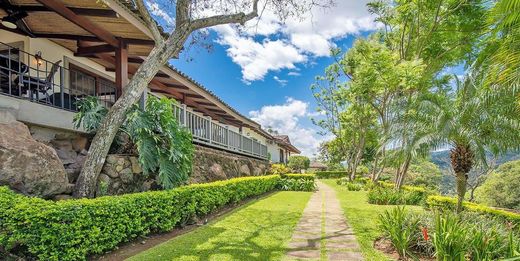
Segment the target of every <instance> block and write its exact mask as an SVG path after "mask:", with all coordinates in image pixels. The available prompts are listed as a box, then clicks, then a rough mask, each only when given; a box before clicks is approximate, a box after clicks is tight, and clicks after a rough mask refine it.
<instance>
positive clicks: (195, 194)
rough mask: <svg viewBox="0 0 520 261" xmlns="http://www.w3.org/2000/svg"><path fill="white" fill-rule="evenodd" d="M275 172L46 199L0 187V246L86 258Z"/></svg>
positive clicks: (232, 197)
mask: <svg viewBox="0 0 520 261" xmlns="http://www.w3.org/2000/svg"><path fill="white" fill-rule="evenodd" d="M279 182H280V177H279V176H278V175H271V176H261V177H243V178H236V179H230V180H225V181H218V182H212V183H206V184H194V185H189V186H183V187H179V188H175V189H172V190H166V191H152V192H142V193H135V194H126V195H121V196H107V197H99V198H94V199H78V200H65V201H57V202H54V201H47V200H43V199H39V198H31V197H26V196H22V195H18V194H15V193H14V192H12V191H11V190H9V189H8V188H7V187H0V221H1V222H0V248H3V249H5V250H7V251H11V252H14V253H16V254H18V255H26V256H29V257H33V258H38V259H40V260H85V259H86V258H87V256H88V255H92V254H101V253H103V252H105V251H107V250H110V249H114V248H115V247H116V246H117V245H118V244H119V243H121V242H125V241H129V240H131V239H133V238H136V237H139V236H144V235H148V234H150V233H158V232H166V231H170V230H172V229H173V228H174V227H176V226H181V225H183V224H186V223H188V222H190V221H191V220H193V219H194V218H195V217H201V216H204V215H207V214H209V213H211V212H212V211H214V210H216V209H219V208H221V207H223V206H225V205H227V204H233V203H237V202H239V201H241V200H243V199H246V198H248V197H251V196H257V195H261V194H263V193H266V192H269V191H272V190H274V189H276V188H277V186H279Z"/></svg>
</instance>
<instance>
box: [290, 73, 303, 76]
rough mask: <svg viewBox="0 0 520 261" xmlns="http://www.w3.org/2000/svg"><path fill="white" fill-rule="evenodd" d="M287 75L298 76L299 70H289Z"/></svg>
mask: <svg viewBox="0 0 520 261" xmlns="http://www.w3.org/2000/svg"><path fill="white" fill-rule="evenodd" d="M287 75H288V76H300V75H301V73H299V72H289V73H287Z"/></svg>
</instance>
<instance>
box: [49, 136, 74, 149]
mask: <svg viewBox="0 0 520 261" xmlns="http://www.w3.org/2000/svg"><path fill="white" fill-rule="evenodd" d="M51 145H52V147H54V148H55V149H63V150H72V142H71V141H70V140H68V139H66V140H62V139H58V138H56V139H54V140H51Z"/></svg>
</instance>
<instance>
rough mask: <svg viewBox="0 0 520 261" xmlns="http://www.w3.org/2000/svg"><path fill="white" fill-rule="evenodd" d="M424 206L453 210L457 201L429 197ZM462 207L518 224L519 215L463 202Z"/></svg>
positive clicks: (450, 198)
mask: <svg viewBox="0 0 520 261" xmlns="http://www.w3.org/2000/svg"><path fill="white" fill-rule="evenodd" d="M426 206H427V207H428V208H431V209H443V210H454V209H456V207H457V199H456V198H452V197H444V196H429V197H428V198H427V199H426ZM462 207H463V209H464V210H466V211H470V212H475V213H479V214H483V215H488V216H491V217H495V218H499V219H502V220H505V221H509V222H512V223H514V224H520V214H518V213H513V212H509V211H505V210H501V209H495V208H492V207H487V206H483V205H479V204H475V203H471V202H464V203H463V204H462Z"/></svg>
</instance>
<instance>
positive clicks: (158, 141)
mask: <svg viewBox="0 0 520 261" xmlns="http://www.w3.org/2000/svg"><path fill="white" fill-rule="evenodd" d="M174 103H175V101H174V100H171V99H167V98H162V99H158V98H155V97H153V96H150V97H149V98H148V99H147V101H146V109H145V110H142V109H141V108H139V106H137V105H135V106H133V107H132V109H131V110H130V112H128V113H127V118H126V120H125V122H124V124H123V126H122V127H121V128H120V132H122V133H126V134H127V135H128V136H129V137H130V139H131V141H132V142H133V143H134V144H135V145H136V146H137V151H138V154H139V163H140V165H141V166H142V168H143V171H144V173H145V174H148V173H157V176H158V181H159V183H160V185H161V186H162V187H163V188H165V189H171V188H174V187H176V186H179V185H182V184H183V183H184V182H185V181H186V180H188V178H189V174H190V173H191V166H192V161H193V152H194V148H193V143H192V137H191V133H190V132H189V131H188V130H187V129H185V128H183V127H181V126H180V125H179V123H178V122H177V119H176V118H175V115H174V113H173V105H174ZM78 109H79V112H78V113H77V114H76V115H75V116H74V126H75V127H76V128H79V127H80V126H83V128H84V129H85V130H86V131H88V132H90V133H95V132H96V131H97V128H98V127H99V125H100V124H101V122H102V120H103V119H104V117H105V116H106V114H107V109H106V108H105V107H103V106H102V105H101V104H100V102H99V100H98V99H97V98H96V97H87V98H85V99H83V100H82V101H80V102H79V105H78ZM117 140H118V139H116V141H117ZM116 143H117V142H116Z"/></svg>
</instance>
